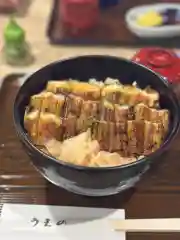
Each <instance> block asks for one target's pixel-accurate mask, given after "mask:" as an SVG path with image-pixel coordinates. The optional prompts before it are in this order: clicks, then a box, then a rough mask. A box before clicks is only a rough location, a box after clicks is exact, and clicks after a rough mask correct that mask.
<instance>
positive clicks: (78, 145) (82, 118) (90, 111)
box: [24, 78, 169, 167]
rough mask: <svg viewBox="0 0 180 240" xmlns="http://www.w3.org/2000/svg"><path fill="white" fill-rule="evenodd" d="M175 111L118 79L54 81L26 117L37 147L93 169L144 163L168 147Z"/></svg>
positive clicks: (149, 93) (148, 92) (32, 102)
mask: <svg viewBox="0 0 180 240" xmlns="http://www.w3.org/2000/svg"><path fill="white" fill-rule="evenodd" d="M168 124H169V111H168V110H166V109H160V106H159V94H158V92H157V91H155V90H153V89H151V88H149V87H147V88H146V89H140V88H139V87H138V86H137V85H136V83H133V84H132V85H123V84H121V83H120V81H119V80H118V79H111V78H107V79H106V80H105V82H102V81H97V80H96V79H90V80H89V82H88V83H85V82H80V81H78V80H71V79H68V80H64V81H49V82H48V83H47V86H46V89H45V90H43V91H42V92H40V93H38V94H36V95H33V96H31V99H30V102H29V105H28V106H27V109H26V112H25V116H24V126H25V129H26V131H27V133H28V135H29V137H30V138H31V140H32V141H33V143H34V144H35V145H36V146H37V147H38V148H40V149H41V150H42V151H44V152H46V153H47V154H49V155H51V156H53V157H55V158H56V159H59V160H62V161H66V162H69V163H72V164H75V165H81V166H89V167H107V166H119V165H124V164H127V163H130V162H134V161H138V160H139V159H141V158H142V157H143V156H146V155H149V154H151V153H152V152H154V151H156V150H157V149H158V148H159V147H160V146H161V144H162V143H163V141H164V139H165V137H166V134H167V131H168Z"/></svg>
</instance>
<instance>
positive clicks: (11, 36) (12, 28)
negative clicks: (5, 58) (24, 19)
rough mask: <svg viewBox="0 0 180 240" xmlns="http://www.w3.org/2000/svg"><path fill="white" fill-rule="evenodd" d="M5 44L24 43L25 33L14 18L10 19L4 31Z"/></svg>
mask: <svg viewBox="0 0 180 240" xmlns="http://www.w3.org/2000/svg"><path fill="white" fill-rule="evenodd" d="M4 41H5V43H17V44H20V43H22V42H24V41H25V31H24V30H23V29H22V28H21V27H20V26H19V25H18V24H17V22H16V21H15V19H14V18H11V19H10V21H9V23H8V24H7V26H6V27H5V29H4Z"/></svg>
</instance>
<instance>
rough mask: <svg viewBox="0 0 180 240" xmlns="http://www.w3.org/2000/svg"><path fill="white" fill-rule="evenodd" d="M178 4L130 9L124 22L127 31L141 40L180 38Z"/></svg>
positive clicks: (179, 6) (152, 5)
mask: <svg viewBox="0 0 180 240" xmlns="http://www.w3.org/2000/svg"><path fill="white" fill-rule="evenodd" d="M179 15H180V4H168V3H167V4H166V3H162V4H151V5H142V6H138V7H134V8H131V9H130V10H128V11H127V13H126V16H125V20H126V24H127V27H128V28H129V30H130V31H131V32H132V33H134V34H135V35H136V36H138V37H141V38H162V37H168V38H169V37H175V36H180V21H179Z"/></svg>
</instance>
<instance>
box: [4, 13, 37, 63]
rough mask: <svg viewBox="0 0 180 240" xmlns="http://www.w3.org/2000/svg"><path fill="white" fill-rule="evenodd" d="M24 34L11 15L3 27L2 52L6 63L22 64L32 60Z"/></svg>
mask: <svg viewBox="0 0 180 240" xmlns="http://www.w3.org/2000/svg"><path fill="white" fill-rule="evenodd" d="M25 35H26V34H25V31H24V30H23V29H22V28H21V27H20V26H19V25H18V24H17V22H16V21H15V19H14V17H11V18H10V20H9V23H8V24H7V26H6V27H5V29H4V48H3V54H4V59H5V61H6V62H7V63H8V64H10V65H15V66H16V65H17V66H19V65H20V66H22V65H29V64H31V63H32V62H33V57H32V55H31V53H30V47H29V45H28V43H27V42H26V36H25Z"/></svg>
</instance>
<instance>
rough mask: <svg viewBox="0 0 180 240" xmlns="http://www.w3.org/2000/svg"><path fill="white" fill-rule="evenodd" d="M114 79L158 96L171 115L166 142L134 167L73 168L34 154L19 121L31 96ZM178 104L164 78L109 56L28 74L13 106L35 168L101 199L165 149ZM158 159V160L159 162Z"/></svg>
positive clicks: (125, 183) (69, 187) (175, 127)
mask: <svg viewBox="0 0 180 240" xmlns="http://www.w3.org/2000/svg"><path fill="white" fill-rule="evenodd" d="M107 77H111V78H118V79H119V80H120V81H121V82H122V83H123V84H131V83H133V82H134V81H136V82H137V84H138V85H139V86H140V87H141V88H145V87H146V86H148V85H149V86H151V87H152V88H154V89H155V90H157V91H158V92H159V93H160V105H161V107H162V108H166V109H168V110H169V111H170V116H171V119H170V126H169V132H168V135H167V138H166V140H165V142H164V143H163V144H162V146H161V147H160V148H159V149H158V150H157V151H156V152H154V153H153V154H151V155H149V156H148V157H145V158H143V159H142V160H139V161H137V162H135V163H131V164H128V165H124V166H117V167H107V168H90V167H82V166H75V165H72V164H68V163H66V162H64V161H63V160H62V161H59V160H56V159H54V158H52V157H50V156H47V155H46V154H44V153H42V152H41V151H39V150H38V149H37V148H36V147H35V146H34V145H33V144H32V142H31V140H30V139H29V138H28V136H27V134H26V131H25V129H24V126H23V117H24V112H25V108H26V106H27V104H28V103H29V99H30V96H31V95H33V94H36V93H39V92H40V91H41V90H43V89H44V88H45V86H46V83H47V82H48V81H49V80H59V81H61V80H63V79H68V78H72V79H78V80H81V81H87V80H88V79H89V78H96V79H98V80H104V79H105V78H107ZM179 117H180V113H179V104H178V100H177V98H176V96H175V94H174V93H173V91H172V89H171V86H170V85H169V83H168V82H167V80H165V79H164V78H162V77H160V76H159V75H158V74H156V73H154V72H153V71H151V70H149V69H147V68H146V67H143V66H141V65H138V64H137V63H134V62H131V61H128V60H124V59H121V58H116V57H111V56H81V57H76V58H71V59H68V60H64V61H57V62H54V63H51V64H49V65H47V66H45V67H44V68H42V69H40V70H38V71H37V72H35V73H33V74H32V75H31V76H29V77H28V78H27V81H26V82H25V83H24V84H23V86H22V87H21V88H20V90H19V92H18V94H17V97H16V99H15V103H14V123H15V128H16V131H17V134H18V136H19V138H20V140H21V142H22V144H23V146H24V149H25V151H26V152H27V154H28V155H29V156H30V159H31V161H32V162H33V164H34V166H35V167H36V169H37V170H38V171H39V172H40V173H41V174H42V175H43V176H44V177H45V178H46V179H48V180H49V181H50V182H52V183H54V184H56V185H58V186H60V187H62V188H65V189H67V190H69V191H72V192H75V193H78V194H82V195H87V196H106V195H111V194H115V193H118V192H120V191H122V190H124V189H126V188H129V187H131V186H133V185H134V184H135V183H136V182H137V181H138V180H139V178H140V176H141V175H142V174H143V173H144V172H145V171H146V170H147V169H148V168H149V165H150V163H151V162H152V161H155V160H156V159H157V157H159V156H160V155H162V153H163V152H164V151H165V150H166V149H167V147H168V146H169V144H170V142H171V141H172V139H173V138H174V137H175V135H176V134H177V132H178V129H179ZM159 160H160V158H159Z"/></svg>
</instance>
